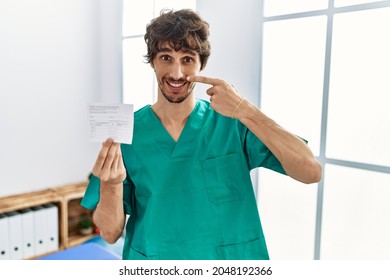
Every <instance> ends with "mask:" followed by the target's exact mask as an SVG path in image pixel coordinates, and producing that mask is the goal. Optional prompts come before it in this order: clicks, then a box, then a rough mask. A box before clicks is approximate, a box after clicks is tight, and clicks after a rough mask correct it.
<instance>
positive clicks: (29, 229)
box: [19, 208, 35, 259]
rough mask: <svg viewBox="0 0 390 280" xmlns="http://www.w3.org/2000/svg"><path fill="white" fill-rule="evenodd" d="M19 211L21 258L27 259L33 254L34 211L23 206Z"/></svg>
mask: <svg viewBox="0 0 390 280" xmlns="http://www.w3.org/2000/svg"><path fill="white" fill-rule="evenodd" d="M19 213H20V215H21V217H22V241H23V259H28V258H32V257H34V256H35V246H34V245H35V244H34V212H33V211H32V209H30V208H25V209H21V210H20V211H19Z"/></svg>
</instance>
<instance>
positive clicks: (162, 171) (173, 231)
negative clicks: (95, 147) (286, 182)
mask: <svg viewBox="0 0 390 280" xmlns="http://www.w3.org/2000/svg"><path fill="white" fill-rule="evenodd" d="M208 35H209V31H208V24H207V22H205V21H204V20H203V19H202V18H201V17H200V16H199V15H198V14H197V13H195V12H193V11H191V10H180V11H176V12H173V11H167V12H164V13H162V14H161V15H160V16H159V17H157V18H156V19H154V20H152V21H151V23H150V24H149V25H148V26H147V30H146V34H145V42H146V44H147V55H146V58H147V61H148V63H150V65H151V67H152V68H153V69H154V71H155V74H156V78H157V82H158V98H157V102H156V103H154V104H153V105H147V106H145V107H143V108H142V109H140V110H138V111H137V112H135V115H134V134H133V135H134V136H133V142H132V144H131V145H127V144H118V143H114V142H113V141H112V140H111V139H108V140H107V141H105V142H104V143H103V145H102V148H101V150H100V152H99V155H98V158H97V160H96V163H95V165H94V167H93V174H94V176H93V177H92V179H91V181H90V184H89V186H88V189H87V191H86V193H85V196H84V198H83V201H82V205H83V206H84V207H86V208H89V209H94V210H95V211H94V221H95V223H96V225H97V227H98V228H99V229H100V234H101V236H102V237H103V238H104V239H105V240H106V241H107V242H109V243H114V242H116V241H117V240H118V238H119V237H120V236H121V235H122V232H123V229H124V225H125V214H128V215H130V216H129V219H128V222H127V225H126V236H125V243H124V248H123V259H187V260H189V259H203V260H206V259H269V256H268V251H267V247H266V242H265V238H264V234H263V231H262V227H261V222H260V217H259V213H258V209H257V204H256V200H255V196H254V192H253V187H252V183H251V178H250V170H251V169H253V168H257V167H265V168H269V169H272V170H274V171H276V172H279V173H282V174H286V175H288V176H290V177H292V178H294V179H296V180H299V181H301V182H304V183H314V182H318V181H319V180H320V179H321V173H322V168H321V165H320V164H319V163H318V162H317V161H316V159H315V158H314V156H313V154H312V152H311V151H310V149H309V148H308V147H307V145H306V143H305V142H304V141H302V139H300V138H298V137H296V136H294V135H293V134H291V133H289V132H287V131H286V130H285V129H283V128H281V127H280V126H279V125H278V124H277V123H275V122H274V121H273V120H272V119H270V118H269V117H267V116H266V115H265V114H264V113H262V112H261V111H260V110H259V109H258V108H256V107H255V106H254V105H253V104H251V103H250V102H249V101H247V100H246V99H244V98H243V97H242V96H241V95H240V94H239V93H238V92H237V90H236V89H235V88H234V87H233V86H232V85H230V84H229V83H227V82H225V81H223V80H220V79H214V78H209V77H204V76H200V75H199V74H200V72H201V71H202V70H203V69H204V68H205V66H206V64H207V60H208V57H209V55H210V44H209V41H208ZM196 83H205V84H208V85H209V86H210V87H209V89H208V90H207V94H208V95H209V96H210V102H209V101H205V100H198V99H196V98H195V96H194V92H193V89H194V86H195V84H196ZM140 94H142V93H140Z"/></svg>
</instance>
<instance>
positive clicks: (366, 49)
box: [327, 8, 390, 166]
mask: <svg viewBox="0 0 390 280" xmlns="http://www.w3.org/2000/svg"><path fill="white" fill-rule="evenodd" d="M389 26H390V8H383V9H376V10H368V11H361V12H353V13H345V14H337V15H335V17H334V31H333V47H332V62H331V66H332V67H331V77H330V78H331V79H330V93H329V94H330V95H329V117H328V137H327V156H328V157H331V158H338V159H342V160H350V161H358V162H364V163H370V164H379V165H385V166H390V145H389V143H390V125H389V124H390V113H389V104H390V94H389V93H390V79H389V73H390V52H389V50H390V39H389V38H390V37H389V28H388V27H389Z"/></svg>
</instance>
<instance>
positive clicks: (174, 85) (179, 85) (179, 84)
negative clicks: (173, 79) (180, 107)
mask: <svg viewBox="0 0 390 280" xmlns="http://www.w3.org/2000/svg"><path fill="white" fill-rule="evenodd" d="M168 84H169V85H170V86H171V87H175V88H179V87H181V86H183V85H184V84H185V83H170V82H168Z"/></svg>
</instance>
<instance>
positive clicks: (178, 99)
mask: <svg viewBox="0 0 390 280" xmlns="http://www.w3.org/2000/svg"><path fill="white" fill-rule="evenodd" d="M163 83H164V82H163V81H158V87H159V88H160V91H161V93H162V95H163V96H164V97H165V99H166V100H168V102H170V103H177V104H178V103H182V102H183V101H184V100H186V99H187V97H188V96H190V95H191V93H192V91H193V90H194V87H195V84H196V83H193V84H192V85H190V87H189V88H188V91H187V92H186V93H185V94H184V95H179V94H174V93H173V94H168V93H167V92H166V91H165V90H164V86H163Z"/></svg>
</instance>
